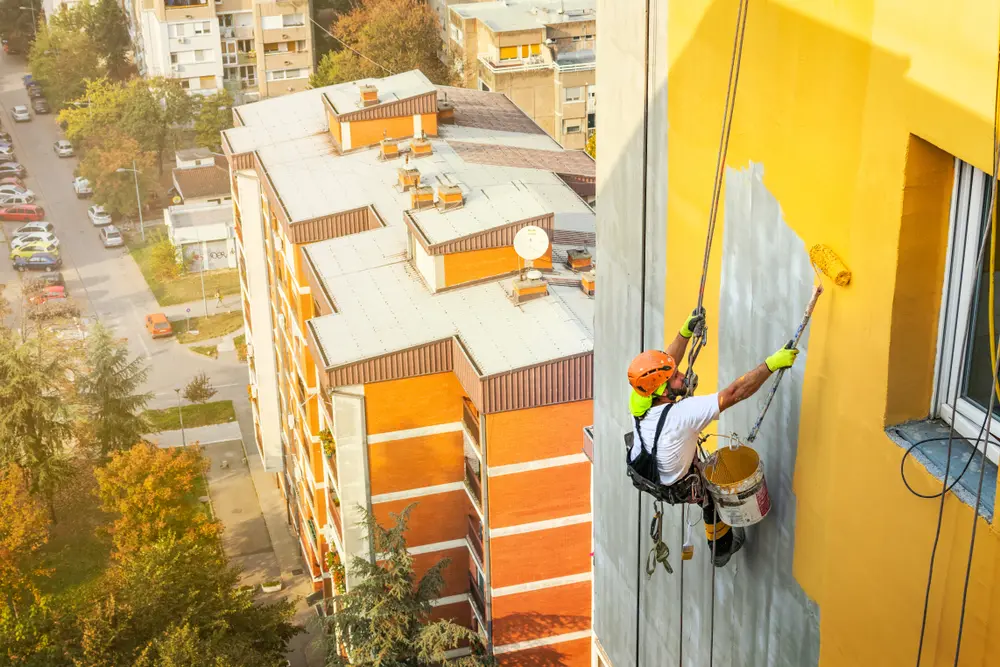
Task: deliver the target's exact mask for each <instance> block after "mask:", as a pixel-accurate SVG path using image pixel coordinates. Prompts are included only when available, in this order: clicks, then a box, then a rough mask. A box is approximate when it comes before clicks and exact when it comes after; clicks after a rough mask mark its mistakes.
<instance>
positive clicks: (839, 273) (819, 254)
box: [746, 243, 851, 444]
mask: <svg viewBox="0 0 1000 667" xmlns="http://www.w3.org/2000/svg"><path fill="white" fill-rule="evenodd" d="M809 262H810V263H811V264H812V266H813V270H814V271H816V277H817V280H816V286H815V287H813V292H812V297H811V298H810V299H809V304H808V305H807V306H806V312H805V313H803V315H802V321H801V322H799V328H798V329H796V330H795V337H794V338H793V339H792V340H790V341H788V345H786V346H785V347H788V348H793V347H797V346H798V344H799V339H800V338H802V334H803V333H804V332H805V330H806V326H807V325H808V324H809V318H811V317H812V314H813V310H814V309H815V308H816V302H817V301H818V300H819V295H820V294H822V293H823V281H822V279H820V278H819V275H820V274H823V275H825V276H826V277H827V278H829V279H830V280H832V281H833V284H834V285H837V286H838V287H847V286H848V285H850V284H851V270H850V269H848V268H847V265H846V264H844V262H843V260H841V259H840V257H839V256H838V255H837V253H835V252H834V251H833V250H832V249H831V248H830V247H829V246H826V245H823V244H822V243H817V244H816V245H814V246H813V247H811V248H809ZM786 370H788V369H787V368H782V369H781V370H780V371H778V378H777V379H776V380H775V381H774V384H772V385H771V391H769V392H768V394H767V400H765V401H764V408H763V409H762V410H761V411H760V416H759V417H757V421H756V423H754V425H753V428H752V429H751V430H750V435H748V436H747V439H746V442H747V444H750V443H751V442H753V441H754V440H756V439H757V432H758V431H760V425H761V423H762V422H763V421H764V415H766V414H767V409H768V408H769V407H771V401H772V400H773V399H774V395H775V394H776V393H777V391H778V385H779V384H780V383H781V378H782V377H784V375H785V371H786Z"/></svg>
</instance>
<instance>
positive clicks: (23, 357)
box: [0, 330, 72, 522]
mask: <svg viewBox="0 0 1000 667" xmlns="http://www.w3.org/2000/svg"><path fill="white" fill-rule="evenodd" d="M69 370H70V365H69V359H68V357H67V354H66V352H65V349H64V348H63V347H62V346H61V345H59V344H56V343H55V342H53V341H52V340H50V339H49V338H48V336H45V335H39V336H35V337H32V338H28V339H27V340H20V339H18V338H17V337H16V336H15V335H14V334H13V333H12V332H10V331H9V330H3V331H0V465H6V464H11V463H14V464H17V465H19V466H20V467H21V469H22V470H23V471H24V476H25V483H26V485H27V488H28V490H29V491H30V492H31V493H32V494H34V495H41V497H42V498H44V499H45V502H46V503H47V506H48V509H49V516H50V518H51V519H52V520H53V522H54V521H55V506H54V504H53V499H54V496H55V492H56V490H57V489H58V488H60V486H61V485H62V484H63V483H65V482H66V481H67V480H68V479H69V477H70V475H71V473H72V466H71V460H70V456H69V454H68V451H67V443H68V442H69V440H70V438H71V437H72V422H71V416H70V414H69V409H68V406H67V402H66V400H65V397H66V396H67V395H69V393H70V388H69V380H68V377H69V375H68V373H69Z"/></svg>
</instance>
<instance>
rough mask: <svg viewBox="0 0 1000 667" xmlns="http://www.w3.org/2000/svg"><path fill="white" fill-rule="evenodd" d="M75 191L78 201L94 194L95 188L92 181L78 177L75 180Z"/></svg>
mask: <svg viewBox="0 0 1000 667" xmlns="http://www.w3.org/2000/svg"><path fill="white" fill-rule="evenodd" d="M73 191H74V192H76V198H77V199H85V198H87V197H89V196H90V195H92V194H94V188H92V187H91V186H90V181H88V180H87V179H86V178H84V177H83V176H77V177H76V178H74V179H73Z"/></svg>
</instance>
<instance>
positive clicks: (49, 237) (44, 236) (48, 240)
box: [10, 232, 59, 250]
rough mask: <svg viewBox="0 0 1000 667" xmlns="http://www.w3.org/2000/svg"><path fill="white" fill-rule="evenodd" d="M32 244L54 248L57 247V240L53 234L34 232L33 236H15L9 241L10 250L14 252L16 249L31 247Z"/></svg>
mask: <svg viewBox="0 0 1000 667" xmlns="http://www.w3.org/2000/svg"><path fill="white" fill-rule="evenodd" d="M33 243H40V244H42V245H45V246H49V245H51V246H52V247H54V248H58V247H59V239H57V238H56V235H55V234H51V233H48V232H36V233H34V234H25V235H23V236H15V237H14V238H12V239H11V240H10V249H11V250H16V249H17V248H23V247H24V246H26V245H31V244H33Z"/></svg>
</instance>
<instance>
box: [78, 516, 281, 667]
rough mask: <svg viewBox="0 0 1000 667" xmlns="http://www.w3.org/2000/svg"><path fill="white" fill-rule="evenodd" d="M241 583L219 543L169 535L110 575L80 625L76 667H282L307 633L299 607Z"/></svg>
mask: <svg viewBox="0 0 1000 667" xmlns="http://www.w3.org/2000/svg"><path fill="white" fill-rule="evenodd" d="M239 580H240V572H239V570H238V569H236V568H233V567H230V566H229V565H228V564H227V563H226V560H225V557H224V556H223V555H222V553H221V550H220V549H219V547H218V544H217V543H215V542H214V541H213V542H211V543H189V542H184V541H180V540H177V539H175V538H173V537H170V536H167V537H163V538H162V539H160V540H158V541H157V542H155V543H153V544H150V545H148V546H146V547H144V548H143V549H141V550H139V551H137V552H135V553H134V554H131V555H130V556H129V557H127V558H125V559H123V560H121V561H120V562H118V563H116V564H115V565H113V566H112V567H111V569H109V570H108V572H107V573H106V574H105V576H104V578H103V580H102V582H101V586H100V587H99V596H98V597H97V598H96V599H95V601H94V602H93V604H92V605H91V607H90V609H89V610H87V611H86V613H85V614H84V615H83V617H82V618H81V619H80V621H79V627H78V630H77V632H78V634H79V640H78V641H77V642H74V643H75V644H76V645H78V646H79V647H80V648H79V651H78V655H76V656H75V661H76V664H78V665H81V666H82V665H87V666H88V667H93V666H101V665H109V666H111V665H140V666H142V667H152V666H153V665H157V666H162V665H167V666H169V665H178V667H179V666H180V665H184V666H185V667H188V666H199V665H205V666H206V667H208V666H209V665H211V666H212V667H224V666H226V667H228V666H229V665H232V666H233V667H236V666H237V665H244V664H246V665H251V666H254V667H255V666H257V665H260V666H261V667H263V666H264V665H276V664H277V663H278V661H279V660H281V659H282V658H283V657H284V655H285V651H286V648H287V645H288V641H289V640H290V639H291V638H292V637H293V636H295V634H297V633H298V632H300V629H299V628H297V627H296V626H294V625H292V623H291V617H292V615H293V613H294V604H293V603H292V602H291V601H290V600H282V601H280V602H277V603H269V604H259V603H256V602H255V599H254V592H253V589H252V588H249V587H245V586H240V581H239ZM196 651H202V653H201V655H200V656H197V653H196ZM196 656H197V657H196Z"/></svg>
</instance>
